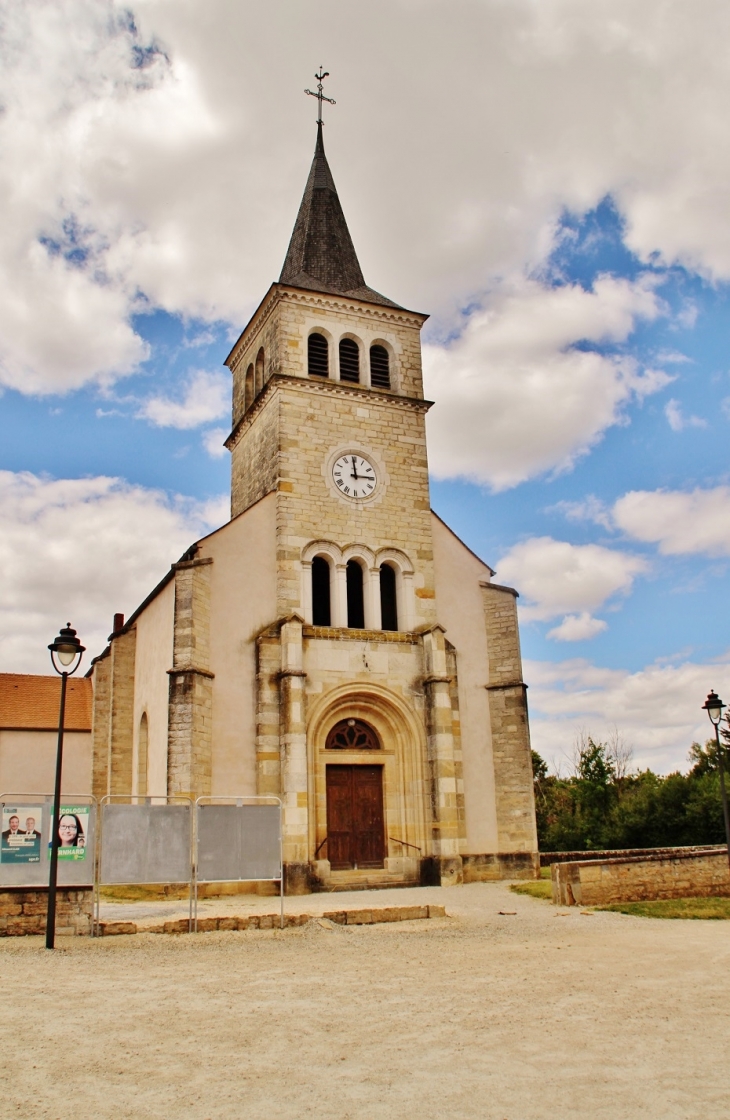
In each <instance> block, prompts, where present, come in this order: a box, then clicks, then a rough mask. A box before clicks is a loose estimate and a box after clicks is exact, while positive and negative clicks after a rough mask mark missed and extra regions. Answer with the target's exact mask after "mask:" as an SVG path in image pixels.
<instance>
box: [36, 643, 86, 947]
mask: <svg viewBox="0 0 730 1120" xmlns="http://www.w3.org/2000/svg"><path fill="white" fill-rule="evenodd" d="M48 648H49V650H50V651H51V664H52V665H53V668H54V669H55V670H56V672H57V673H59V674H60V676H61V710H60V712H59V715H58V748H57V750H56V785H55V790H54V794H53V821H52V823H51V869H50V873H49V876H48V916H47V918H46V949H53V948H54V945H55V942H56V883H57V881H58V825H59V822H60V820H61V771H62V769H63V719H64V715H65V712H66V681H67V680H68V678H69V677H70V676H72V674H73V673H75V672H76V670H77V669H78V667H79V665H80V664H81V657H82V655H83V653H84V650H85V648H86V647H85V646H82V645H81V642H80V641H79V639H78V638H77V637H76V631H75V630H74V629H73V628H72V626H71V623H70V622H69V623H67V624H66V626H64V627H63V629H62V630H61V632H60V634H59V635H58V637H57V638H56V639H55V641H53V642H51V644H50V645H49V647H48ZM74 662H75V664H74Z"/></svg>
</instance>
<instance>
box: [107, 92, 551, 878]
mask: <svg viewBox="0 0 730 1120" xmlns="http://www.w3.org/2000/svg"><path fill="white" fill-rule="evenodd" d="M320 92H321V89H320ZM320 107H321V101H320ZM320 118H321V114H320ZM426 319H427V316H426V315H423V314H420V313H419V312H415V311H409V310H406V309H405V308H403V307H400V306H399V305H398V304H397V303H395V302H394V301H393V300H391V299H387V298H386V297H385V296H382V295H380V294H379V293H378V292H376V291H374V290H373V289H372V288H370V287H368V285H367V284H366V283H365V280H364V277H363V274H362V271H361V269H360V265H359V263H358V258H357V255H356V252H355V248H354V245H353V243H352V239H351V237H350V233H349V230H348V227H347V224H346V221H345V217H344V214H343V210H342V207H341V205H340V201H339V198H338V194H337V190H336V188H335V184H334V180H333V177H332V173H331V171H330V168H329V165H328V162H327V158H326V156H325V150H324V143H323V136H322V123H321V119H320V121H318V124H317V140H316V147H315V152H314V160H313V163H312V167H311V170H310V173H309V178H308V180H307V183H306V188H305V191H304V196H303V199H302V203H301V206H300V209H299V213H298V215H297V219H296V223H295V225H294V231H293V233H292V237H291V242H290V244H289V248H288V251H287V255H286V260H285V262H284V267H283V269H282V272H281V276H280V277H279V280H278V282H277V283H274V284H272V285H271V287H270V288H269V290H268V291H267V293H266V295H265V296H264V298H263V300H262V301H261V303H260V304H259V306H258V308H257V310H256V311H255V313H254V315H253V317H252V318H251V320H250V322H249V323H248V325H247V326H246V327H245V329H244V330H243V332H242V334H241V336H240V338H239V339H238V341H237V342H236V344H235V345H234V347H233V349H232V350H231V352H230V354H229V355H228V357H227V359H226V365H227V366H228V368H229V370H230V372H231V375H232V381H233V390H232V391H233V402H232V404H233V407H232V429H231V433H230V435H229V436H228V439H227V440H226V447H227V448H228V450H229V451H230V455H231V519H230V521H229V522H228V523H227V524H226V525H224V526H223V527H222V528H220V529H218V530H217V531H216V532H214V533H211V534H210V535H209V536H207V537H204V538H203V539H202V540H199V541H196V542H195V543H194V544H192V545H191V547H190V548H189V549H188V550H187V551H186V552H185V554H184V555H183V556H182V558H181V559H180V561H179V562H178V563H176V564H173V565H172V568H171V570H170V571H169V572H168V573H167V574H166V575H165V577H164V578H163V579H162V580H161V582H160V583H159V584H158V585H157V587H155V588H154V590H152V592H151V593H150V594H149V596H148V597H147V598H146V599H145V600H144V602H143V603H142V604H141V605H140V606H139V607H138V608H137V610H136V611H135V612H134V613H133V614H132V616H131V617H130V618H128V619H127V620H126V621H125V620H124V618H123V616H121V615H117V616H116V617H115V623H114V630H113V633H112V634H111V636H110V639H109V645H108V646H107V648H106V649H105V650H104V651H103V653H102V654H101V655H100V656H99V657H97V658H95V660H94V662H93V665H92V669H91V670H90V676H91V680H92V684H93V719H92V735H91V739H92V744H91V747H92V749H91V753H92V791H93V793H94V794H95V795H96V796H97V797H102V796H103V795H105V794H107V793H111V794H121V795H127V796H128V795H137V796H145V795H146V796H165V795H167V796H175V795H178V796H180V795H183V796H187V797H192V798H196V797H198V796H201V795H232V796H251V795H274V796H276V797H279V798H281V801H282V803H283V836H284V866H285V884H286V890H287V892H288V893H290V894H296V893H304V892H308V891H312V890H336V889H353V888H356V887H365V886H368V887H376V886H394V885H400V884H414V883H424V884H457V883H462V882H473V881H478V880H489V879H498V878H515V877H527V878H533V877H535V876H536V875H537V874H538V870H537V869H538V866H539V864H538V857H537V835H536V829H535V811H534V801H533V789H532V769H531V756H530V741H529V728H528V716H527V702H526V686H525V684H524V682H523V679H522V664H521V658H520V645H519V634H518V627H517V612H516V594H517V593H516V592H515V591H514V590H513V589H512V588H509V587H503V586H500V585H499V584H497V583H494V582H492V576H493V574H494V573H493V571H492V570H491V569H490V568H489V566H488V565H487V564H486V563H484V561H483V560H480V559H479V557H477V556H476V555H474V553H473V552H471V550H470V549H469V548H468V547H467V546H466V545H465V544H464V543H463V542H462V541H461V540H459V539H458V537H456V536H455V534H454V533H452V532H451V530H450V529H449V528H448V526H447V525H446V524H444V522H443V521H442V520H441V519H440V518H439V517H438V516H437V515H436V514H435V513H434V512H433V511H432V510H431V507H430V501H429V478H428V461H427V450H426V434H425V418H426V412H427V411H428V409H429V408H430V407H431V402H429V401H427V400H424V396H423V385H422V375H421V348H420V331H421V328H422V326H423V324H424V322H425V321H426ZM436 407H438V403H436Z"/></svg>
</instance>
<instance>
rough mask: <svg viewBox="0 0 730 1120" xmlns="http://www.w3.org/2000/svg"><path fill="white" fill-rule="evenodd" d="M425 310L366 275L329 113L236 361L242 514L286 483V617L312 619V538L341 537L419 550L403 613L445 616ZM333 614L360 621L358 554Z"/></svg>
mask: <svg viewBox="0 0 730 1120" xmlns="http://www.w3.org/2000/svg"><path fill="white" fill-rule="evenodd" d="M426 318H427V316H425V315H422V314H419V313H417V312H413V311H407V310H405V309H404V308H402V307H399V306H398V304H396V303H394V302H393V301H392V300H390V299H387V298H386V297H385V296H382V295H380V293H379V292H376V291H374V290H373V289H372V288H370V287H368V286H367V284H366V283H365V280H364V278H363V275H362V270H361V269H360V264H359V262H358V259H357V255H356V253H355V248H354V245H353V243H352V239H351V237H350V233H349V230H348V228H347V223H346V221H345V216H344V214H343V211H342V206H341V205H340V200H339V197H338V195H337V190H336V187H335V184H334V180H333V177H332V173H331V171H330V168H329V164H328V162H327V158H326V156H325V151H324V142H323V137H322V124H321V122H318V125H317V140H316V145H315V151H314V159H313V161H312V167H311V170H310V173H309V177H308V179H307V184H306V188H305V191H304V197H303V198H302V202H301V206H300V208H299V213H298V215H297V219H296V223H295V225H294V231H293V233H292V237H291V242H290V244H289V249H288V251H287V255H286V260H285V261H284V267H283V268H282V271H281V276H280V277H279V280H278V282H277V283H275V284H273V285H272V286H271V288H270V289H269V291H268V292H267V294H266V296H265V297H264V300H263V301H262V303H261V305H260V306H259V308H258V309H257V311H256V313H255V314H254V316H253V318H252V319H251V321H250V323H249V324H248V326H247V327H246V329H245V330H244V332H243V334H242V335H241V337H240V338H239V340H238V342H237V343H236V345H235V346H234V347H233V350H232V351H231V353H230V355H229V356H228V358H227V360H226V364H227V365H228V366H229V368H230V369H231V372H232V374H233V430H232V432H231V435H230V437H229V439H228V441H227V446H228V448H229V449H230V451H231V474H232V479H231V514H232V516H233V517H235V516H236V515H237V514H239V513H242V512H243V511H244V510H246V509H248V508H249V507H250V506H251V505H252V504H253V503H255V502H257V501H259V500H260V499H261V498H262V497H264V496H265V495H266V494H270V493H274V492H275V493H276V494H277V502H278V517H277V533H278V540H277V564H278V598H279V603H278V606H279V612H280V614H281V615H282V616H283V615H286V614H287V613H289V612H291V611H298V612H300V613H302V615H303V617H304V619H305V621H306V622H311V621H312V605H311V602H310V599H311V595H310V593H309V581H308V579H304V580H303V579H302V578H301V575H302V568H301V565H302V562H303V563H304V565H305V567H306V565H308V563H309V560H307V559H304V560H303V559H302V549H306V548H307V546H308V545H310V544H311V543H312V542H315V541H317V540H318V539H326V540H329V539H332V538H334V539H336V540H338V541H340V542H342V545H346V544H349V543H353V542H359V543H361V544H363V545H367V547H368V549H369V550H370V553H371V554H372V556H374V555H375V554H376V553H377V552H378V550H380V549H383V548H390V549H394V550H401V551H404V552H406V553H407V554H408V555H409V557H413V561H414V567H413V571H410V570H409V571H407V572H405V571H401V572H399V584H400V586H401V589H402V594H401V598H402V600H403V603H402V614H403V617H404V620H405V619H406V618H407V619H408V623H409V626H408V629H412V628H413V626H416V625H418V626H420V625H425V624H428V623H430V622H432V621H434V620H435V619H434V586H433V566H432V556H431V551H430V540H431V527H430V503H429V491H428V464H427V459H426V436H425V424H424V420H425V414H426V411H427V409H428V408H429V402H427V401H425V400H424V399H423V386H422V376H421V351H420V329H421V327H422V325H423V323H424V322H425V321H426ZM373 566H374V565H373V564H371V565H370V569H371V570H370V571H368V572H366V573H365V589H364V593H363V595H364V614H365V616H366V619H367V622H366V623H365V628H366V629H380V624H381V618H380V617H379V616H380V596H379V593H378V587H376V586H375V585H376V584H379V576H380V573H379V572H375V573H374V574H373V570H372V569H373ZM307 573H309V569H308V568H307ZM404 577H405V580H404ZM371 584H372V586H370V585H371ZM406 584H407V587H406V586H405V585H406ZM330 612H331V618H332V621H333V623H334V624H335V625H339V626H342V627H345V626H347V625H348V620H347V586H346V562H344V563H340V564H338V563H335V565H334V571H333V573H332V592H331V605H330Z"/></svg>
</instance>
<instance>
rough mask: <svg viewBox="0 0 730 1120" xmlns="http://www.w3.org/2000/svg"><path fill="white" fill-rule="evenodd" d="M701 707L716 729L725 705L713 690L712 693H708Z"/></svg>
mask: <svg viewBox="0 0 730 1120" xmlns="http://www.w3.org/2000/svg"><path fill="white" fill-rule="evenodd" d="M702 707H703V708H704V710H705V711H706V712H707V714H708V716H709V717H710V719H711V720H712V722H713V724H714V725H715V727H717V726H718V725H719V723H720V720H721V719H722V712H723V708H724V707H725V705H724V704H723V702H722V700H721V699H720V697H719V696H718V695H717V693H716V692H715V691H714V689H713V691H712V692H710V693H708V695H707V699H706V700H705V702H704V704H703V705H702Z"/></svg>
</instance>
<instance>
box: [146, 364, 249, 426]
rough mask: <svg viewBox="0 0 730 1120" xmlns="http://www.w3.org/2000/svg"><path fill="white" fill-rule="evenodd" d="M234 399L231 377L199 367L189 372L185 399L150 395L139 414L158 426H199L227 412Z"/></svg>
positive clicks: (185, 387)
mask: <svg viewBox="0 0 730 1120" xmlns="http://www.w3.org/2000/svg"><path fill="white" fill-rule="evenodd" d="M230 399H231V379H230V377H227V376H226V375H225V374H222V373H209V372H208V371H207V370H204V369H199V370H195V371H194V372H193V373H191V374H190V375H189V376H188V378H187V381H186V384H185V386H184V394H183V397H182V400H177V401H176V400H172V399H171V398H170V397H150V398H149V400H146V401H144V402H143V404H142V405H141V407H140V409H139V411H138V412H137V416H138V418H139V419H141V420H149V421H150V422H151V423H152V424H154V425H155V426H156V427H158V428H181V429H186V428H197V427H198V426H199V425H200V424H208V423H210V421H211V420H219V419H220V418H221V416H225V415H226V413H227V412H229V410H230V407H231V405H230ZM216 430H219V429H216ZM226 435H228V433H227V432H226Z"/></svg>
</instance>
